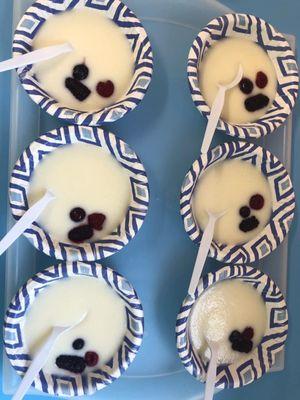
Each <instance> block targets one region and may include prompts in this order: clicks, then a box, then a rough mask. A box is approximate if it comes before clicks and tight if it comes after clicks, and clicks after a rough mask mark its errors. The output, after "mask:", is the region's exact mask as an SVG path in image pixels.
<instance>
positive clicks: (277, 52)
mask: <svg viewBox="0 0 300 400" xmlns="http://www.w3.org/2000/svg"><path fill="white" fill-rule="evenodd" d="M225 37H241V38H245V39H250V40H252V41H254V42H256V43H258V44H259V45H260V46H261V47H262V48H263V49H264V50H265V51H266V52H267V53H268V56H269V57H270V59H271V60H272V61H273V64H274V67H275V71H276V74H277V80H278V87H277V94H276V97H275V100H274V102H273V104H272V107H271V108H270V109H269V110H268V111H267V113H266V114H265V115H264V116H263V117H261V118H260V119H259V120H257V121H256V122H252V123H248V124H236V125H233V124H229V123H227V122H225V121H222V120H220V121H219V125H218V129H220V130H222V131H225V133H227V134H228V135H231V136H235V137H239V138H245V139H247V138H259V137H261V136H264V135H267V134H268V133H271V132H272V131H274V130H275V129H276V128H277V127H278V126H280V125H281V124H282V123H283V122H284V121H285V120H286V118H287V117H288V115H289V114H290V113H291V110H292V109H293V107H294V105H295V102H296V98H297V94H298V87H299V76H298V66H297V62H296V59H295V56H294V53H293V51H292V50H291V48H290V46H289V44H288V42H287V41H286V39H285V38H284V37H283V36H282V34H281V33H279V32H277V31H276V29H275V28H274V27H273V26H272V25H270V24H268V23H267V22H266V21H264V20H262V19H261V18H258V17H255V16H253V15H248V14H227V15H224V16H222V17H218V18H215V19H214V20H212V21H211V22H210V23H209V24H208V25H207V26H206V27H205V28H204V29H203V30H202V31H201V32H200V33H199V35H198V36H197V38H196V39H195V41H194V42H193V45H192V47H191V50H190V53H189V57H188V69H187V71H188V81H189V86H190V91H191V94H192V98H193V101H194V103H195V106H196V107H197V108H198V110H199V111H200V112H201V113H202V115H204V116H205V117H206V118H207V117H208V116H209V114H210V108H209V107H208V105H207V104H206V102H205V99H204V98H203V96H202V94H201V91H200V88H199V80H198V77H199V63H201V61H202V60H203V58H204V56H205V53H206V51H207V50H208V49H209V48H210V47H211V46H212V45H213V44H214V42H216V41H217V40H220V39H222V38H225ZM220 64H222V60H220Z"/></svg>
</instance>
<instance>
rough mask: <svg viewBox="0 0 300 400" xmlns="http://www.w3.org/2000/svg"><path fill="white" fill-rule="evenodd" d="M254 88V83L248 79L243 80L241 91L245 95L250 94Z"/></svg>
mask: <svg viewBox="0 0 300 400" xmlns="http://www.w3.org/2000/svg"><path fill="white" fill-rule="evenodd" d="M253 86H254V85H253V82H252V81H251V80H250V79H248V78H243V79H242V80H241V81H240V83H239V87H240V89H241V91H242V92H243V93H245V94H250V93H251V92H252V90H253Z"/></svg>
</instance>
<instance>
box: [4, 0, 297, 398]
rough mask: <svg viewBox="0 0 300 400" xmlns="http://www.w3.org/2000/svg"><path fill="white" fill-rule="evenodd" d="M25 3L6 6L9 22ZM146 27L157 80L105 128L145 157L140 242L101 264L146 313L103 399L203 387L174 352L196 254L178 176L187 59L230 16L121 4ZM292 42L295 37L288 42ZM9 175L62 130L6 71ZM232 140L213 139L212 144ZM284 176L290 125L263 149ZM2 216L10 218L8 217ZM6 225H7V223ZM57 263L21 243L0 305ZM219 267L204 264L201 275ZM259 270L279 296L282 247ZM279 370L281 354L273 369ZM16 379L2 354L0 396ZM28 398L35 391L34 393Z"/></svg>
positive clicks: (198, 8) (199, 121)
mask: <svg viewBox="0 0 300 400" xmlns="http://www.w3.org/2000/svg"><path fill="white" fill-rule="evenodd" d="M31 3H32V0H18V1H14V2H13V6H14V25H16V23H17V22H18V20H19V19H20V17H21V15H22V13H23V12H24V10H25V9H26V8H27V7H28V6H29V5H30V4H31ZM126 3H127V4H128V6H129V7H130V8H132V9H133V11H135V12H136V14H137V15H138V16H139V17H140V18H141V19H142V21H143V22H144V25H145V28H146V30H147V32H148V33H149V36H150V39H151V41H152V45H153V49H154V57H155V73H154V78H153V82H152V85H151V88H150V90H149V93H148V95H147V96H146V98H145V100H144V101H143V103H142V105H141V106H140V107H138V109H137V110H136V111H134V112H132V113H130V115H128V116H127V117H125V118H124V119H122V120H121V121H119V122H117V123H114V124H111V125H110V129H111V130H112V131H113V132H114V133H116V134H117V135H119V136H120V137H122V138H124V139H125V140H126V141H127V142H128V143H129V144H130V145H131V146H132V147H133V149H134V150H135V151H136V152H137V153H138V154H139V155H140V157H141V158H142V160H143V162H144V164H145V167H146V169H147V172H148V175H149V178H150V190H151V204H150V210H149V215H148V217H147V219H146V222H145V224H144V226H143V229H142V230H141V231H140V233H139V234H138V235H137V237H136V238H135V239H134V240H133V241H132V242H131V243H130V244H129V245H128V247H126V248H125V249H124V250H123V251H122V252H120V253H119V254H117V255H115V256H113V257H111V258H109V259H107V260H106V261H105V262H104V264H105V265H106V266H110V267H113V268H115V269H117V270H118V271H119V272H121V273H122V274H124V275H125V276H126V277H127V278H128V279H129V280H130V281H131V282H132V283H133V285H134V286H135V288H136V289H137V291H138V293H139V295H140V297H141V300H142V302H143V305H144V309H145V319H146V321H145V324H146V325H145V330H146V333H145V338H144V343H143V346H142V349H141V351H140V353H139V354H138V357H137V359H136V361H135V362H134V363H133V365H132V366H131V367H130V368H129V370H128V371H127V373H126V374H125V375H124V377H122V378H121V379H119V380H118V381H117V382H115V383H114V384H113V385H111V386H110V387H109V388H107V389H105V390H104V391H102V392H99V393H98V394H97V395H95V396H94V397H95V398H102V399H117V398H118V399H119V398H120V399H139V400H140V399H141V398H143V399H145V400H147V399H157V400H159V399H164V400H167V399H173V400H174V399H175V400H176V399H180V400H184V399H198V398H200V397H201V394H202V393H203V385H201V384H200V383H198V382H197V381H196V380H195V379H193V378H192V377H191V376H190V375H189V374H188V373H187V372H186V371H185V370H184V369H183V367H182V365H181V363H180V361H179V358H178V356H177V351H176V346H175V334H174V325H175V321H176V315H177V312H178V310H179V307H180V304H181V302H182V300H183V298H184V297H185V294H186V291H187V287H188V281H189V279H190V276H191V272H192V268H193V263H194V260H195V257H196V252H197V248H196V247H195V246H194V244H193V243H192V242H191V241H190V240H189V238H188V237H187V235H186V233H185V231H184V228H183V225H182V221H181V217H180V214H179V192H180V186H181V184H182V181H183V178H184V176H185V174H186V172H187V170H188V169H189V167H190V165H191V164H192V162H193V161H194V159H195V158H197V156H198V153H199V149H200V145H201V140H202V138H203V132H204V128H205V121H204V119H203V118H202V117H201V115H200V114H199V113H198V111H197V110H196V109H195V107H194V105H193V102H192V100H191V97H190V94H189V89H188V84H187V79H186V62H187V55H188V51H189V48H190V46H191V43H192V41H193V39H194V38H195V36H196V35H197V33H198V32H199V31H200V30H201V29H202V28H203V27H204V25H205V24H206V23H207V22H208V21H209V20H211V19H212V18H214V17H216V16H218V15H221V14H224V13H226V12H229V11H230V10H229V9H228V8H225V7H224V6H222V5H221V4H219V3H218V2H215V1H213V0H163V1H162V0H151V1H146V0H127V1H126ZM289 39H290V40H291V41H292V38H289ZM11 96H12V99H11V111H10V114H11V124H10V141H9V159H10V161H9V163H10V166H9V171H10V170H11V168H12V166H13V164H14V163H15V161H16V159H17V158H18V156H19V155H20V153H21V152H22V151H23V149H24V148H25V147H26V146H27V145H28V144H29V143H30V142H31V141H32V140H33V139H34V138H36V137H37V136H38V134H39V133H40V132H41V133H43V132H46V131H47V130H49V129H52V128H54V127H58V126H60V125H62V124H63V123H62V122H61V121H58V120H55V119H54V118H52V117H49V116H48V115H46V114H45V113H44V112H40V111H39V109H38V107H37V106H36V105H35V104H34V103H32V101H31V100H30V99H29V98H28V97H27V95H26V94H25V92H24V91H23V89H22V88H21V87H20V84H19V82H18V79H17V77H16V74H15V73H13V77H12V84H11ZM224 140H231V139H230V138H229V137H227V136H225V135H224V134H222V133H219V134H218V135H217V137H216V138H215V143H218V142H220V141H224ZM260 143H261V144H262V145H263V146H265V147H266V148H268V149H270V150H271V151H272V152H273V153H274V154H276V155H277V156H278V157H279V158H280V159H281V161H283V162H284V163H285V165H286V167H287V169H288V170H289V169H290V162H291V121H290V120H289V121H288V123H287V124H286V126H285V127H283V128H281V129H279V130H278V131H277V132H275V133H274V134H272V135H271V136H269V137H267V138H265V139H263V140H262V141H261V142H260ZM8 214H9V215H10V212H9V210H8ZM11 223H12V221H11V218H9V226H10V225H11ZM54 262H55V261H54V260H51V259H50V258H48V257H46V256H43V255H41V254H39V253H38V252H36V251H35V250H34V248H33V247H32V246H31V245H30V244H29V243H28V242H27V241H26V239H25V238H21V239H19V241H18V242H17V243H16V244H15V245H14V246H13V247H12V248H11V249H10V250H9V251H8V253H7V258H6V287H5V300H6V305H7V304H8V302H9V301H10V300H11V298H12V296H13V295H14V294H15V292H16V291H17V289H18V288H19V287H20V285H21V284H23V283H24V282H25V280H27V279H28V278H29V277H31V276H32V275H33V274H34V273H35V272H36V271H39V270H42V269H44V268H45V267H47V266H49V265H52V264H53V263H54ZM216 267H221V264H219V263H217V262H215V261H212V260H210V261H209V263H208V266H207V270H209V269H211V268H216ZM256 267H258V268H261V269H263V270H264V271H265V272H267V273H270V275H271V276H272V277H273V278H274V279H275V281H276V282H277V283H278V285H279V286H280V287H281V289H282V290H283V292H285V291H286V276H287V241H286V242H285V243H284V244H283V245H282V246H280V247H279V249H278V250H277V251H276V252H274V253H273V254H272V255H271V256H269V257H267V258H266V260H264V261H263V262H262V263H261V264H260V265H256ZM283 366H284V358H283V354H281V355H280V357H279V358H278V360H277V363H276V366H275V369H276V370H280V369H282V368H283ZM18 382H19V378H18V377H17V375H16V373H15V372H14V371H13V370H12V368H11V367H10V364H9V363H8V361H7V360H6V357H5V356H4V366H3V391H4V393H7V394H12V393H13V392H14V391H15V389H16V385H17V384H18ZM32 394H40V393H38V392H36V391H32Z"/></svg>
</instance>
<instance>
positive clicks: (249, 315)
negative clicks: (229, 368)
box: [189, 279, 268, 364]
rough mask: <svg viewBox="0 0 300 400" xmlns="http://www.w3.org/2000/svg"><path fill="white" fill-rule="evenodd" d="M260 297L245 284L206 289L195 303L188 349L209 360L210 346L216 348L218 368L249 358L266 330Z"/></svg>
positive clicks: (227, 283)
mask: <svg viewBox="0 0 300 400" xmlns="http://www.w3.org/2000/svg"><path fill="white" fill-rule="evenodd" d="M267 321H268V316H267V309H266V305H265V303H264V300H263V298H262V296H261V294H260V293H259V292H258V291H257V290H256V289H255V288H254V287H253V286H252V285H251V284H249V283H245V282H243V281H242V280H239V279H228V280H225V281H222V282H218V283H216V284H215V285H213V286H211V287H210V288H208V289H207V290H206V291H205V292H204V293H203V294H202V295H201V296H200V297H199V299H198V300H197V302H196V303H195V305H194V308H193V310H192V313H191V316H190V321H189V335H190V338H191V340H192V345H193V347H194V348H195V349H196V351H198V352H199V354H200V355H201V356H202V357H203V358H204V359H210V349H209V344H210V343H217V344H218V347H219V349H218V364H231V363H233V362H235V361H237V360H239V359H240V358H242V357H245V356H247V355H249V353H251V352H252V351H253V350H254V349H255V348H256V347H257V345H258V344H259V343H260V342H261V340H262V338H263V336H264V334H265V331H266V326H267Z"/></svg>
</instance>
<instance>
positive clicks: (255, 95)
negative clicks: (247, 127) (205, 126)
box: [199, 37, 277, 124]
mask: <svg viewBox="0 0 300 400" xmlns="http://www.w3.org/2000/svg"><path fill="white" fill-rule="evenodd" d="M240 64H241V66H242V67H243V71H244V74H243V79H242V80H241V82H240V84H239V85H238V86H236V87H234V88H232V89H230V90H228V91H227V92H226V97H225V104H224V107H223V111H222V114H221V118H222V119H223V120H224V121H226V122H229V123H232V124H244V123H250V122H254V121H256V120H258V119H259V118H261V117H262V116H263V115H265V114H266V112H267V110H268V109H269V108H270V107H271V105H272V103H273V100H274V99H275V96H276V93H277V77H276V72H275V68H274V65H273V62H272V60H271V59H270V58H269V56H268V54H267V53H266V52H265V50H264V49H263V48H262V47H260V46H259V45H258V44H256V43H255V42H252V41H251V40H248V39H243V38H237V37H235V38H225V39H221V40H219V41H217V42H215V43H214V44H213V45H212V46H211V48H210V49H208V50H207V52H206V53H205V55H204V58H203V60H202V61H201V63H200V64H199V85H200V90H201V93H202V95H203V97H204V99H205V101H206V103H207V104H208V106H209V107H211V106H212V104H213V101H214V99H215V97H216V95H217V92H218V84H227V83H229V82H231V81H232V80H233V79H234V77H235V76H236V74H237V71H238V68H239V65H240Z"/></svg>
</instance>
